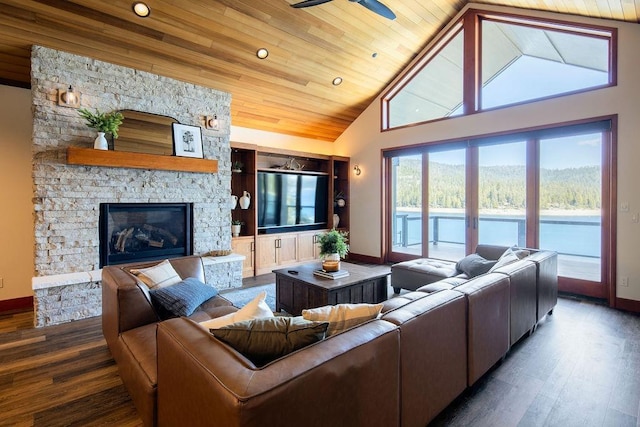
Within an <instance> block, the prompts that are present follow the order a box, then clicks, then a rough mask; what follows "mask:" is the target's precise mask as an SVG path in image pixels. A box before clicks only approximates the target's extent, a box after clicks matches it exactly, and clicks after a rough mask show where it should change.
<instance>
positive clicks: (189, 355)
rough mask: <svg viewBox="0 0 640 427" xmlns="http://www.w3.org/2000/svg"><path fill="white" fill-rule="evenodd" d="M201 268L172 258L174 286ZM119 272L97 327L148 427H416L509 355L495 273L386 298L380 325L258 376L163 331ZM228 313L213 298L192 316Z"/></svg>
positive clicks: (141, 293) (231, 357)
mask: <svg viewBox="0 0 640 427" xmlns="http://www.w3.org/2000/svg"><path fill="white" fill-rule="evenodd" d="M198 262H199V260H198V258H197V257H187V258H181V259H175V260H171V263H172V264H173V265H174V267H175V268H176V270H177V271H178V273H179V274H180V276H181V277H186V276H188V275H191V274H193V273H195V274H197V275H196V276H195V277H201V276H200V274H201V263H200V266H198ZM531 265H534V264H531ZM187 266H190V267H187ZM127 268H130V266H126V267H125V268H123V267H121V266H117V267H105V268H104V269H103V297H104V299H103V305H104V312H103V329H104V333H105V338H107V343H108V344H109V348H110V349H111V351H112V353H113V355H114V358H115V359H116V362H117V363H118V367H119V370H120V373H121V376H122V378H123V382H124V383H125V385H126V386H127V388H128V390H129V391H130V393H131V395H132V397H133V400H134V403H135V404H136V407H137V408H138V411H139V412H140V415H141V417H142V418H143V420H144V422H145V425H148V426H151V425H159V426H182V425H190V426H205V425H221V426H222V425H223V426H264V425H278V426H299V425H307V426H326V425H350V426H365V425H366V426H385V427H386V426H424V425H426V424H427V423H429V422H430V421H431V420H432V419H433V418H434V417H435V416H436V415H437V414H438V413H439V412H441V411H442V410H443V409H444V408H445V407H446V406H447V405H448V404H449V403H450V402H451V401H453V400H454V399H455V398H456V397H457V396H458V395H459V394H460V393H462V392H463V391H464V390H465V389H466V388H467V387H468V386H470V385H472V384H473V383H474V382H475V381H477V380H478V378H480V377H481V376H482V375H483V374H484V373H486V372H487V371H488V370H489V369H490V368H491V367H492V366H493V365H494V364H495V363H496V362H497V361H499V360H500V359H501V358H503V357H504V356H505V355H506V354H507V352H508V350H509V348H510V345H511V342H510V341H511V335H510V330H511V328H510V317H511V310H510V305H511V302H512V294H511V286H512V282H511V281H510V278H509V276H507V275H506V274H504V273H497V272H495V273H490V274H485V275H483V276H479V277H476V278H474V279H471V280H468V281H465V283H463V284H462V285H459V286H456V287H455V288H454V289H439V290H436V291H433V292H428V291H430V290H425V291H415V292H409V293H405V294H403V295H401V296H398V297H396V298H392V299H390V300H388V301H386V302H385V303H384V308H383V314H382V315H381V317H380V318H379V319H376V320H371V321H369V322H366V323H364V324H361V325H359V326H356V327H354V328H352V329H349V330H347V331H345V332H342V333H339V334H336V335H333V336H331V337H328V338H326V339H324V340H322V341H320V342H317V343H315V344H312V345H310V346H307V347H305V348H302V349H300V350H297V351H295V352H293V353H291V354H289V355H287V356H284V357H282V358H280V359H277V360H276V361H274V362H271V363H269V364H267V365H265V366H263V367H261V368H257V367H256V366H255V365H253V363H251V362H250V361H249V360H248V359H247V358H245V357H244V356H243V355H242V354H240V353H238V352H237V351H235V350H234V349H233V348H231V347H230V346H228V345H227V344H224V343H223V342H221V341H219V340H218V339H216V338H215V337H214V336H213V335H211V334H210V333H208V331H206V330H204V329H203V328H202V327H200V326H199V325H198V324H197V323H195V322H194V321H193V320H192V319H189V318H176V319H170V320H166V321H162V322H160V321H159V320H158V318H157V316H155V314H154V313H153V312H152V311H153V307H152V306H151V304H150V303H149V300H148V299H147V295H145V293H146V291H145V289H144V287H143V286H141V285H140V284H139V283H138V281H137V279H136V278H135V276H133V275H132V274H130V273H128V272H127ZM533 268H534V270H535V266H534V267H533ZM516 273H518V274H520V270H517V271H516ZM527 274H528V273H527ZM534 277H536V274H535V271H534ZM444 285H446V284H444ZM445 287H446V286H445ZM535 298H536V297H535V296H534V299H535ZM534 306H535V304H534ZM233 310H235V308H233V307H231V306H230V305H229V303H228V301H226V300H224V298H221V297H219V296H218V297H214V298H213V299H212V300H210V301H208V302H207V303H205V304H203V306H201V307H200V309H199V310H198V311H197V312H196V313H194V315H192V316H191V317H195V319H194V320H196V321H200V320H204V319H206V318H209V317H216V316H220V315H223V314H226V313H229V312H231V311H233Z"/></svg>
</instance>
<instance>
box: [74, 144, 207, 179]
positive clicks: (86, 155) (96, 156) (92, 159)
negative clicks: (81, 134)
mask: <svg viewBox="0 0 640 427" xmlns="http://www.w3.org/2000/svg"><path fill="white" fill-rule="evenodd" d="M67 164H69V165H83V166H103V167H112V168H133V169H158V170H169V171H177V172H200V173H216V172H218V161H217V160H215V159H193V158H190V157H178V156H164V155H158V154H143V153H132V152H127V151H108V150H95V149H92V148H80V147H68V148H67Z"/></svg>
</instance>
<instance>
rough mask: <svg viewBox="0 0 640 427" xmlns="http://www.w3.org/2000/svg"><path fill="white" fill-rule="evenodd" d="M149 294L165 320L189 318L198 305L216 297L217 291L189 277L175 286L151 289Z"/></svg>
mask: <svg viewBox="0 0 640 427" xmlns="http://www.w3.org/2000/svg"><path fill="white" fill-rule="evenodd" d="M149 293H150V294H151V301H152V302H153V305H154V306H155V307H156V310H157V311H158V312H159V314H160V317H161V318H163V319H165V318H168V317H180V316H190V315H191V314H192V313H193V312H194V311H195V309H196V308H198V307H199V306H200V304H202V303H203V302H205V301H206V300H208V299H209V298H213V297H215V296H216V295H218V290H217V289H216V288H214V287H213V286H209V285H205V284H204V283H202V282H201V281H199V280H198V279H196V278H194V277H189V278H187V279H184V280H183V281H181V282H179V283H176V284H175V285H171V286H166V287H164V288H155V289H151V290H150V291H149Z"/></svg>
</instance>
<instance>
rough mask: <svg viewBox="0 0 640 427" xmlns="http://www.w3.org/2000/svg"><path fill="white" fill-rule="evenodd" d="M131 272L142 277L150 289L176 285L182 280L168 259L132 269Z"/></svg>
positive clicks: (139, 277)
mask: <svg viewBox="0 0 640 427" xmlns="http://www.w3.org/2000/svg"><path fill="white" fill-rule="evenodd" d="M129 272H130V273H131V274H133V275H135V276H136V277H138V279H140V280H141V281H142V282H143V283H144V284H145V285H147V286H148V287H149V289H154V288H163V287H165V286H171V285H175V284H176V283H179V282H180V281H182V278H180V276H179V275H178V272H176V270H175V269H174V268H173V266H172V265H171V263H170V262H169V260H168V259H165V260H164V261H162V262H161V263H160V264H157V265H154V266H153V267H148V268H140V269H135V268H134V269H131V270H129Z"/></svg>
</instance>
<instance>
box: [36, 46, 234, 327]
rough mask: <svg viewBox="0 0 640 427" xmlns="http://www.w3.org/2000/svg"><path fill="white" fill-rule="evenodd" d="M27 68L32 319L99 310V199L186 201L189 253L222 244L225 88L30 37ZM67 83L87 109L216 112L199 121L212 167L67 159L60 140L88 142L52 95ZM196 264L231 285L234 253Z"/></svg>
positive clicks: (85, 131) (226, 237)
mask: <svg viewBox="0 0 640 427" xmlns="http://www.w3.org/2000/svg"><path fill="white" fill-rule="evenodd" d="M31 76H32V79H31V86H32V97H33V146H32V151H33V182H34V199H33V200H34V233H35V242H36V243H35V249H34V250H35V265H34V271H35V277H34V278H33V289H34V305H35V310H36V316H35V317H36V325H37V326H43V325H48V324H55V323H60V322H65V321H69V320H74V319H80V318H84V317H90V316H95V315H99V314H100V312H101V299H100V292H101V291H100V278H101V271H100V268H101V266H102V264H101V257H100V235H99V234H100V233H99V223H100V205H101V204H109V205H111V204H132V203H152V204H173V203H189V204H190V206H191V209H192V216H191V228H192V230H193V231H192V235H193V238H192V241H191V242H190V244H191V246H192V248H193V253H194V254H205V253H207V252H210V251H220V250H228V249H230V248H231V234H230V232H229V228H230V213H229V208H228V200H229V195H230V187H231V185H230V183H231V164H230V154H231V148H230V145H229V129H230V127H229V123H230V102H231V100H230V95H229V94H227V93H223V92H220V91H217V90H214V89H210V88H205V87H201V86H197V85H194V84H190V83H185V82H181V81H177V80H173V79H169V78H166V77H162V76H158V75H154V74H151V73H147V72H143V71H139V70H134V69H131V68H126V67H121V66H118V65H114V64H109V63H106V62H102V61H98V60H95V59H91V58H87V57H82V56H77V55H72V54H69V53H65V52H60V51H56V50H53V49H48V48H44V47H40V46H34V47H33V49H32V63H31ZM70 84H72V85H73V87H74V88H76V90H78V91H79V92H80V93H81V106H82V107H84V108H88V109H90V110H95V109H98V110H100V111H107V112H108V111H112V110H125V109H127V110H137V111H144V112H147V113H153V114H159V115H164V116H170V117H172V118H175V119H176V121H178V122H179V123H182V124H188V125H194V126H198V125H200V123H199V120H200V117H201V116H203V115H214V114H215V115H217V117H218V119H219V123H220V126H219V129H218V130H211V129H202V139H203V153H204V157H205V158H206V159H216V160H217V161H218V172H217V173H200V172H176V171H168V170H157V169H133V168H124V167H102V166H81V165H71V164H67V161H66V153H67V147H69V146H75V147H83V148H90V147H93V140H94V139H95V137H96V134H95V131H94V130H93V129H90V128H88V127H87V126H86V125H85V123H84V121H83V119H82V118H81V117H80V116H79V115H78V111H77V110H75V109H73V108H67V107H63V106H59V105H57V103H56V99H57V91H58V89H61V88H66V87H68V86H69V85H70ZM152 239H156V237H153V238H152ZM151 244H152V245H154V244H155V245H158V244H160V243H159V240H158V241H156V240H154V241H153V242H152V243H151ZM187 246H188V244H187ZM205 267H206V269H207V271H208V277H207V279H208V280H207V281H208V283H210V284H212V285H214V286H216V287H218V288H226V287H233V286H240V285H241V280H242V257H237V256H236V257H234V256H231V257H217V258H216V259H210V260H208V261H207V262H205Z"/></svg>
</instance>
